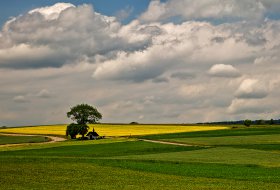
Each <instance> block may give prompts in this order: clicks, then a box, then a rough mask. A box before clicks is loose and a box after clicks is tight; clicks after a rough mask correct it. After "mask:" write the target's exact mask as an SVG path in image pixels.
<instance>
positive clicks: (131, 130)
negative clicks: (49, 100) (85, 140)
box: [0, 124, 228, 136]
mask: <svg viewBox="0 0 280 190" xmlns="http://www.w3.org/2000/svg"><path fill="white" fill-rule="evenodd" d="M66 126H67V125H51V126H35V127H33V126H32V127H20V128H8V129H0V133H1V132H4V133H21V134H42V135H65V130H66ZM93 127H94V129H95V131H96V132H97V133H98V134H99V135H101V136H130V135H149V134H163V133H178V132H192V131H208V130H218V129H227V128H228V127H224V126H182V125H141V124H139V125H110V124H95V125H90V130H92V128H93Z"/></svg>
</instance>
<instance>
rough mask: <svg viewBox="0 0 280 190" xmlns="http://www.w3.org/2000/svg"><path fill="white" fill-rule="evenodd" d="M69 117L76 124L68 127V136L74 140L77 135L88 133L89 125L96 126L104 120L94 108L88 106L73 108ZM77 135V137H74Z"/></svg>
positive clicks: (68, 114)
mask: <svg viewBox="0 0 280 190" xmlns="http://www.w3.org/2000/svg"><path fill="white" fill-rule="evenodd" d="M67 117H68V118H71V119H72V120H73V121H75V122H76V124H75V123H72V124H70V125H68V126H67V129H66V135H70V136H71V138H72V135H71V134H73V137H75V136H76V135H77V134H80V135H82V138H84V135H85V134H86V133H87V132H88V129H89V127H88V125H87V124H94V123H96V122H97V121H99V120H100V119H102V114H101V113H100V112H99V111H98V110H97V109H96V108H95V107H93V106H90V105H88V104H79V105H77V106H75V107H72V108H71V109H70V111H69V112H67ZM75 133H76V135H74V134H75Z"/></svg>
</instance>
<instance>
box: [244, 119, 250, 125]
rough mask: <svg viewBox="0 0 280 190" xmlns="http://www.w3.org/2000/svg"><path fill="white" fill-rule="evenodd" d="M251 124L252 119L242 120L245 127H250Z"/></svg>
mask: <svg viewBox="0 0 280 190" xmlns="http://www.w3.org/2000/svg"><path fill="white" fill-rule="evenodd" d="M251 124H252V121H251V120H249V119H246V120H245V121H244V125H245V126H246V127H250V125H251Z"/></svg>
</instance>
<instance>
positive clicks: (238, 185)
mask: <svg viewBox="0 0 280 190" xmlns="http://www.w3.org/2000/svg"><path fill="white" fill-rule="evenodd" d="M124 127H127V126H124ZM158 127H159V126H158ZM35 128H36V127H34V129H35ZM18 129H20V128H18ZM0 132H1V130H0ZM138 135H139V134H138ZM279 135H280V127H279V126H265V127H250V128H237V129H229V128H227V129H220V130H212V131H192V132H190V131H189V132H177V133H169V134H166V133H164V134H162V133H160V134H151V133H150V134H149V133H148V135H140V136H138V137H137V138H136V137H134V138H124V137H117V138H108V139H102V140H95V141H94V140H93V141H89V140H88V141H79V140H67V141H64V142H57V143H52V144H29V145H20V146H15V147H13V146H12V147H0V162H1V165H0V172H1V175H0V181H1V187H0V188H1V189H215V190H216V189H221V190H224V189H229V190H235V189H236V190H239V189H244V190H245V189H246V190H247V189H252V190H255V189H265V190H267V189H270V190H271V189H272V190H274V189H275V190H276V189H280V142H279ZM138 138H141V139H152V140H158V141H167V142H180V143H186V144H192V145H195V146H176V145H169V144H159V143H152V142H145V141H141V140H138ZM206 145H207V146H206Z"/></svg>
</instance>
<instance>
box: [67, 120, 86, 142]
mask: <svg viewBox="0 0 280 190" xmlns="http://www.w3.org/2000/svg"><path fill="white" fill-rule="evenodd" d="M88 129H89V126H87V125H86V124H75V123H71V124H70V125H68V126H67V129H66V136H68V135H70V137H71V139H76V136H77V135H78V134H80V135H82V138H84V135H85V134H87V132H88Z"/></svg>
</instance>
